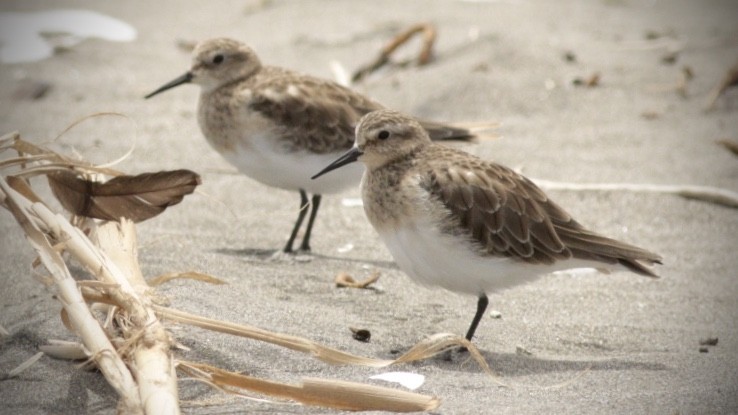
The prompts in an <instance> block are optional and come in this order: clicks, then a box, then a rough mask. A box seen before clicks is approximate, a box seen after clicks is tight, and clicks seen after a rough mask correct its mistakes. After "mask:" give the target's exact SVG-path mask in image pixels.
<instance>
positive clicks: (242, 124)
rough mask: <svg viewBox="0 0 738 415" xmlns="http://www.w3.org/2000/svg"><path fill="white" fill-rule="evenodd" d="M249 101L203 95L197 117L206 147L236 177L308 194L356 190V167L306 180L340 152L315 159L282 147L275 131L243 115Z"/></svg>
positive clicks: (242, 96)
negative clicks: (239, 174)
mask: <svg viewBox="0 0 738 415" xmlns="http://www.w3.org/2000/svg"><path fill="white" fill-rule="evenodd" d="M249 96H250V91H249V90H247V89H246V90H243V91H240V92H239V95H238V96H236V97H229V96H224V95H220V96H207V95H203V96H201V101H200V107H199V111H198V121H199V124H200V128H201V130H202V133H203V135H204V136H205V138H206V139H207V141H208V143H210V145H211V146H212V147H213V148H214V149H215V150H217V151H218V152H219V153H220V154H221V155H222V156H223V157H224V158H225V159H226V160H228V162H230V163H231V164H232V165H233V166H235V167H236V168H237V169H238V170H239V171H241V172H242V173H244V174H245V175H247V176H249V177H251V178H252V179H254V180H257V181H259V182H261V183H264V184H266V185H268V186H273V187H278V188H281V189H285V190H298V189H304V190H305V191H307V192H309V193H313V194H326V193H337V192H339V191H342V190H344V189H346V188H349V187H351V186H355V185H358V184H359V182H360V180H361V175H362V173H363V171H364V168H363V166H361V165H360V164H359V163H355V164H353V165H349V166H346V167H344V168H342V169H341V170H340V171H338V172H334V173H330V174H326V175H323V176H321V177H320V178H318V179H317V180H311V179H310V177H311V176H313V175H314V174H315V173H317V172H319V171H320V170H322V169H323V168H324V167H325V166H327V165H328V164H330V163H331V162H332V161H334V160H335V159H336V158H338V157H339V156H340V155H341V154H342V152H334V153H326V154H316V153H312V152H309V151H304V150H294V148H290V146H286V145H284V143H283V142H282V138H281V136H280V127H279V126H278V125H275V124H274V123H273V122H272V121H271V120H270V119H268V118H266V117H264V116H262V115H261V114H260V113H259V112H256V111H251V110H250V109H249V107H248V99H249ZM228 99H231V101H228ZM215 100H220V101H223V102H214V101H215Z"/></svg>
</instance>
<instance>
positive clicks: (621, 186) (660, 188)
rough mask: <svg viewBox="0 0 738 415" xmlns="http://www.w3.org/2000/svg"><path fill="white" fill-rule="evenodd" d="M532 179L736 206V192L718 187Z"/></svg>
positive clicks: (562, 186) (560, 186) (558, 186)
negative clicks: (658, 194) (564, 181)
mask: <svg viewBox="0 0 738 415" xmlns="http://www.w3.org/2000/svg"><path fill="white" fill-rule="evenodd" d="M532 180H533V181H534V182H535V183H536V184H537V185H539V186H541V187H544V188H546V189H551V190H577V191H578V190H585V191H592V190H595V191H599V190H605V191H613V190H614V191H619V190H626V191H631V192H650V193H665V194H673V195H678V196H681V197H684V198H687V199H696V200H701V201H704V202H711V203H715V204H717V205H722V206H726V207H731V208H738V193H736V192H733V191H730V190H727V189H721V188H718V187H709V186H675V185H655V184H653V185H652V184H630V183H562V182H553V181H548V180H539V179H532Z"/></svg>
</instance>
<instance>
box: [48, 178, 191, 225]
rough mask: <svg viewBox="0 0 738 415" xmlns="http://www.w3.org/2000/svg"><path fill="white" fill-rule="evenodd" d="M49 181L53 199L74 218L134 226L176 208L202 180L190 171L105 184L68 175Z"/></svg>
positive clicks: (114, 179) (111, 181) (118, 180)
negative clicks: (124, 220)
mask: <svg viewBox="0 0 738 415" xmlns="http://www.w3.org/2000/svg"><path fill="white" fill-rule="evenodd" d="M47 177H48V180H49V186H50V187H51V190H52V192H53V193H54V196H56V198H57V199H59V201H60V202H61V204H62V206H64V207H65V208H66V209H67V210H69V211H70V212H72V213H73V214H75V215H78V216H86V217H91V218H97V219H105V220H119V219H120V218H121V217H125V218H128V219H130V220H132V221H133V222H141V221H144V220H146V219H149V218H152V217H154V216H156V215H158V214H159V213H161V212H163V211H164V210H165V209H166V208H167V207H169V206H172V205H176V204H177V203H179V202H181V201H182V199H183V198H184V196H185V195H188V194H190V193H192V192H193V191H194V190H195V187H197V185H199V184H200V176H199V175H198V174H197V173H194V172H192V171H189V170H172V171H163V172H157V173H144V174H139V175H136V176H118V177H114V178H112V179H110V180H108V181H107V182H105V183H99V182H94V181H91V180H87V179H83V178H81V177H79V176H78V175H76V174H74V173H71V172H66V171H60V172H57V173H52V174H49V175H48V176H47Z"/></svg>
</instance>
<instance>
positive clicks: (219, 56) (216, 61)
mask: <svg viewBox="0 0 738 415" xmlns="http://www.w3.org/2000/svg"><path fill="white" fill-rule="evenodd" d="M224 60H225V56H223V55H222V54H220V53H219V54H217V55H215V56H213V63H214V64H216V65H218V64H220V63H222V62H223V61H224Z"/></svg>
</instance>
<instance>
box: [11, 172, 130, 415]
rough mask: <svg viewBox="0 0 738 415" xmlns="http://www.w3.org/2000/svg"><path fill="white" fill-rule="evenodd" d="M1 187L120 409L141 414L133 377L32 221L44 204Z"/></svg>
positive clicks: (67, 271) (73, 282)
mask: <svg viewBox="0 0 738 415" xmlns="http://www.w3.org/2000/svg"><path fill="white" fill-rule="evenodd" d="M0 189H1V190H2V191H3V193H5V195H6V197H7V198H6V202H7V206H8V208H9V209H10V211H11V213H13V216H15V219H16V220H17V221H18V223H19V224H20V226H21V227H22V228H23V230H24V231H25V232H26V238H27V239H28V242H29V243H30V244H31V246H32V247H33V248H34V249H35V250H36V252H37V253H38V255H39V257H40V258H41V261H42V262H43V264H44V266H45V267H46V269H48V270H49V272H50V273H51V275H52V277H53V279H54V282H55V283H56V285H57V288H58V290H59V292H58V298H59V300H60V301H61V303H62V306H63V307H64V310H66V312H67V314H68V316H69V319H70V321H71V323H72V325H73V326H74V329H75V331H76V333H77V334H78V335H79V336H80V337H81V338H82V341H83V342H84V344H85V347H87V349H88V350H90V352H91V353H92V355H93V358H94V359H95V361H96V363H97V365H98V367H99V368H100V370H101V371H102V372H103V374H104V375H105V378H106V379H107V380H108V383H110V385H111V386H112V387H113V389H115V391H116V392H117V393H118V396H120V398H121V400H120V402H119V404H118V409H119V411H121V412H122V413H127V414H128V413H130V414H142V413H143V410H142V406H141V401H140V397H139V394H138V390H137V386H136V383H135V381H134V380H133V376H131V373H130V372H129V371H128V368H127V367H126V365H125V363H123V361H122V360H121V359H120V357H119V356H118V354H117V353H116V352H115V348H114V347H113V345H112V344H111V343H110V340H109V339H108V338H107V336H106V335H105V332H104V331H103V329H102V327H100V324H99V323H98V321H97V320H96V319H95V317H93V315H92V313H91V312H90V309H89V308H87V305H86V304H85V301H84V299H83V298H82V295H81V293H80V291H79V289H78V288H77V282H76V281H75V280H74V279H73V278H72V276H71V275H70V274H69V270H68V269H67V267H66V265H65V264H64V260H63V259H62V257H61V255H60V254H59V253H58V252H57V251H56V250H54V248H53V247H52V246H51V244H50V243H49V241H48V240H47V239H46V237H45V236H44V233H43V232H42V231H41V230H40V229H39V228H38V227H37V224H36V223H34V222H36V221H37V218H34V217H32V216H30V215H31V214H32V212H33V211H35V210H42V208H45V206H43V205H41V204H40V203H35V204H31V203H30V202H28V201H27V200H26V199H24V198H23V196H21V195H20V194H19V193H17V192H16V191H15V190H13V189H11V188H10V186H8V184H7V183H6V182H5V180H0ZM52 226H53V224H52ZM45 227H49V226H45Z"/></svg>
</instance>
